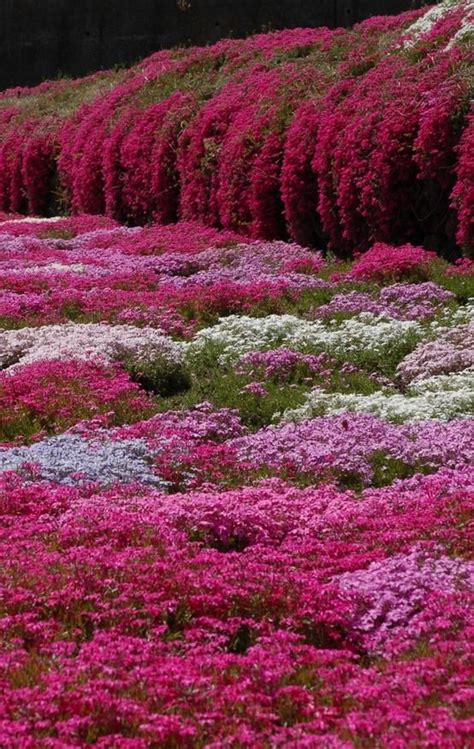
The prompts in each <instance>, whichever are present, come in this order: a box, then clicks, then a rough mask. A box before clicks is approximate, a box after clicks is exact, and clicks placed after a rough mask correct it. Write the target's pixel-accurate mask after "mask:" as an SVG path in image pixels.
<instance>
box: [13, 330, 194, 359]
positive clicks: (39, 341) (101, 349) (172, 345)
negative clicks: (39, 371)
mask: <svg viewBox="0 0 474 749" xmlns="http://www.w3.org/2000/svg"><path fill="white" fill-rule="evenodd" d="M157 356H165V357H166V358H169V360H170V361H173V362H181V361H182V359H183V356H184V345H183V344H181V343H177V342H175V341H173V340H172V339H171V338H168V337H167V336H165V335H163V333H161V332H160V331H159V330H156V329H154V328H137V327H134V326H133V325H108V324H106V323H98V324H95V323H87V324H76V323H66V324H64V325H45V326H43V327H40V328H20V329H19V330H6V331H1V332H0V369H4V368H5V367H11V369H12V370H13V369H16V368H17V367H19V366H23V365H25V364H30V363H32V362H35V361H44V360H48V359H83V360H87V361H101V362H109V361H117V360H123V359H125V358H127V357H132V358H134V359H142V360H147V359H153V358H155V357H157Z"/></svg>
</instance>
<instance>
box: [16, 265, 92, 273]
mask: <svg viewBox="0 0 474 749" xmlns="http://www.w3.org/2000/svg"><path fill="white" fill-rule="evenodd" d="M86 269H87V266H86V265H84V264H83V263H70V264H67V263H47V264H46V265H30V267H29V268H19V269H13V272H14V273H18V274H22V275H23V274H24V273H49V272H51V271H57V272H62V273H84V271H85V270H86Z"/></svg>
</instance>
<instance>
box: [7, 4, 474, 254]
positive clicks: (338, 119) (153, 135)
mask: <svg viewBox="0 0 474 749" xmlns="http://www.w3.org/2000/svg"><path fill="white" fill-rule="evenodd" d="M473 17H474V3H473V2H472V0H461V1H459V0H458V1H457V2H453V0H445V2H442V3H441V4H440V5H438V6H435V7H434V8H432V9H429V10H428V11H426V10H424V11H415V12H410V13H405V14H402V15H400V16H396V17H377V18H372V19H370V20H369V21H366V22H364V23H362V24H359V25H358V26H356V27H355V28H354V29H353V30H343V29H336V30H334V31H330V30H328V29H325V28H320V29H296V30H291V31H282V32H275V33H271V34H262V35H258V36H253V37H250V38H248V39H246V40H223V41H221V42H219V43H217V44H215V45H213V46H211V47H206V48H192V49H187V50H183V49H181V50H176V49H175V50H169V51H161V52H158V53H156V54H154V55H152V56H151V57H148V58H147V59H145V60H143V61H142V62H141V63H139V64H138V65H136V66H135V67H133V68H131V69H129V70H114V71H109V72H100V73H97V74H95V75H93V76H89V77H87V78H83V79H78V80H74V81H71V80H57V81H52V82H49V83H44V84H41V85H40V86H38V87H36V88H31V89H24V88H20V89H10V90H8V91H6V92H4V93H3V94H1V95H0V210H2V211H9V212H19V213H32V214H39V215H52V214H56V213H58V212H64V213H68V212H74V213H98V214H101V213H104V214H107V215H108V216H109V217H112V218H115V219H118V220H119V221H122V222H126V223H129V224H132V225H135V224H138V225H140V224H145V223H148V222H150V221H158V222H162V223H168V222H173V221H175V220H177V219H178V218H180V219H184V220H199V221H201V222H203V223H205V224H207V225H211V226H215V227H218V228H224V229H229V230H233V231H238V232H239V233H240V234H244V235H245V234H246V235H250V236H251V237H254V238H267V239H274V238H290V239H292V240H295V241H297V242H299V243H301V244H303V245H308V246H317V247H325V246H329V247H330V248H331V249H332V250H333V251H334V252H335V253H336V254H337V255H339V256H342V257H345V256H350V255H351V254H352V253H353V251H354V250H359V251H360V250H365V249H367V248H368V247H369V246H370V245H371V244H372V243H373V242H374V241H387V242H391V243H395V244H397V243H403V242H407V241H410V242H414V243H416V244H424V245H425V246H426V247H429V248H430V249H436V250H437V251H439V252H441V253H442V254H444V255H447V256H451V257H453V256H455V255H456V254H459V251H460V249H462V250H463V251H464V252H467V253H468V252H469V251H470V250H472V248H473V244H474V229H473V225H474V221H473V211H472V205H473V202H474V201H473V190H474V187H473V171H474V169H473V160H472V153H473V139H474V134H473V133H474V124H473V123H474V119H473V114H472V110H471V109H470V106H471V99H472V87H473V47H472V22H473Z"/></svg>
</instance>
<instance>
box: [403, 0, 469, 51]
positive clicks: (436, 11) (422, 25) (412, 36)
mask: <svg viewBox="0 0 474 749" xmlns="http://www.w3.org/2000/svg"><path fill="white" fill-rule="evenodd" d="M460 9H462V10H463V19H462V22H461V26H460V28H459V30H458V31H457V32H456V34H455V36H454V37H453V38H452V39H451V40H450V42H449V44H448V45H447V49H450V48H451V47H453V46H454V45H455V44H457V43H458V42H459V41H461V40H462V39H464V38H465V37H466V36H467V34H469V33H470V32H471V31H472V30H473V23H474V1H473V0H443V2H441V3H439V4H438V5H436V6H435V7H433V8H430V9H429V10H428V11H427V12H426V13H425V14H424V15H423V16H421V18H419V19H418V20H417V21H415V23H413V24H412V25H411V26H409V27H408V29H407V30H406V32H405V34H406V38H405V40H404V47H411V46H413V45H414V44H416V42H417V41H418V40H419V39H421V38H422V37H423V36H425V34H428V33H429V32H430V31H431V29H432V28H433V26H434V25H435V23H436V22H437V21H439V20H440V19H441V18H443V17H444V16H447V15H448V14H449V13H451V11H457V10H460Z"/></svg>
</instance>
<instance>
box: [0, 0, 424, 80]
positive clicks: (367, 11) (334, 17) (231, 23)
mask: <svg viewBox="0 0 474 749" xmlns="http://www.w3.org/2000/svg"><path fill="white" fill-rule="evenodd" d="M424 4H426V3H424V2H423V0H260V1H259V0H0V89H4V88H7V87H9V86H17V85H29V84H30V85H31V84H35V83H39V82H40V81H42V80H45V79H47V78H53V77H56V76H58V75H72V76H80V75H83V74H85V73H89V72H92V71H94V70H98V69H100V68H110V67H113V66H114V65H116V64H127V63H131V62H135V61H136V60H139V59H140V58H141V57H144V56H146V55H148V54H150V53H151V52H154V51H156V50H157V49H159V48H161V47H171V46H175V45H187V44H206V43H209V42H214V41H217V40H218V39H221V38H222V37H226V36H245V35H248V34H250V33H252V32H255V31H261V30H271V29H281V28H285V27H288V28H291V27H297V26H330V27H334V26H349V25H351V24H353V23H356V22H357V21H360V20H362V19H364V18H367V17H369V16H371V15H380V14H384V15H387V14H393V13H398V12H400V11H402V10H407V9H409V8H414V7H420V6H421V5H424Z"/></svg>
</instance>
